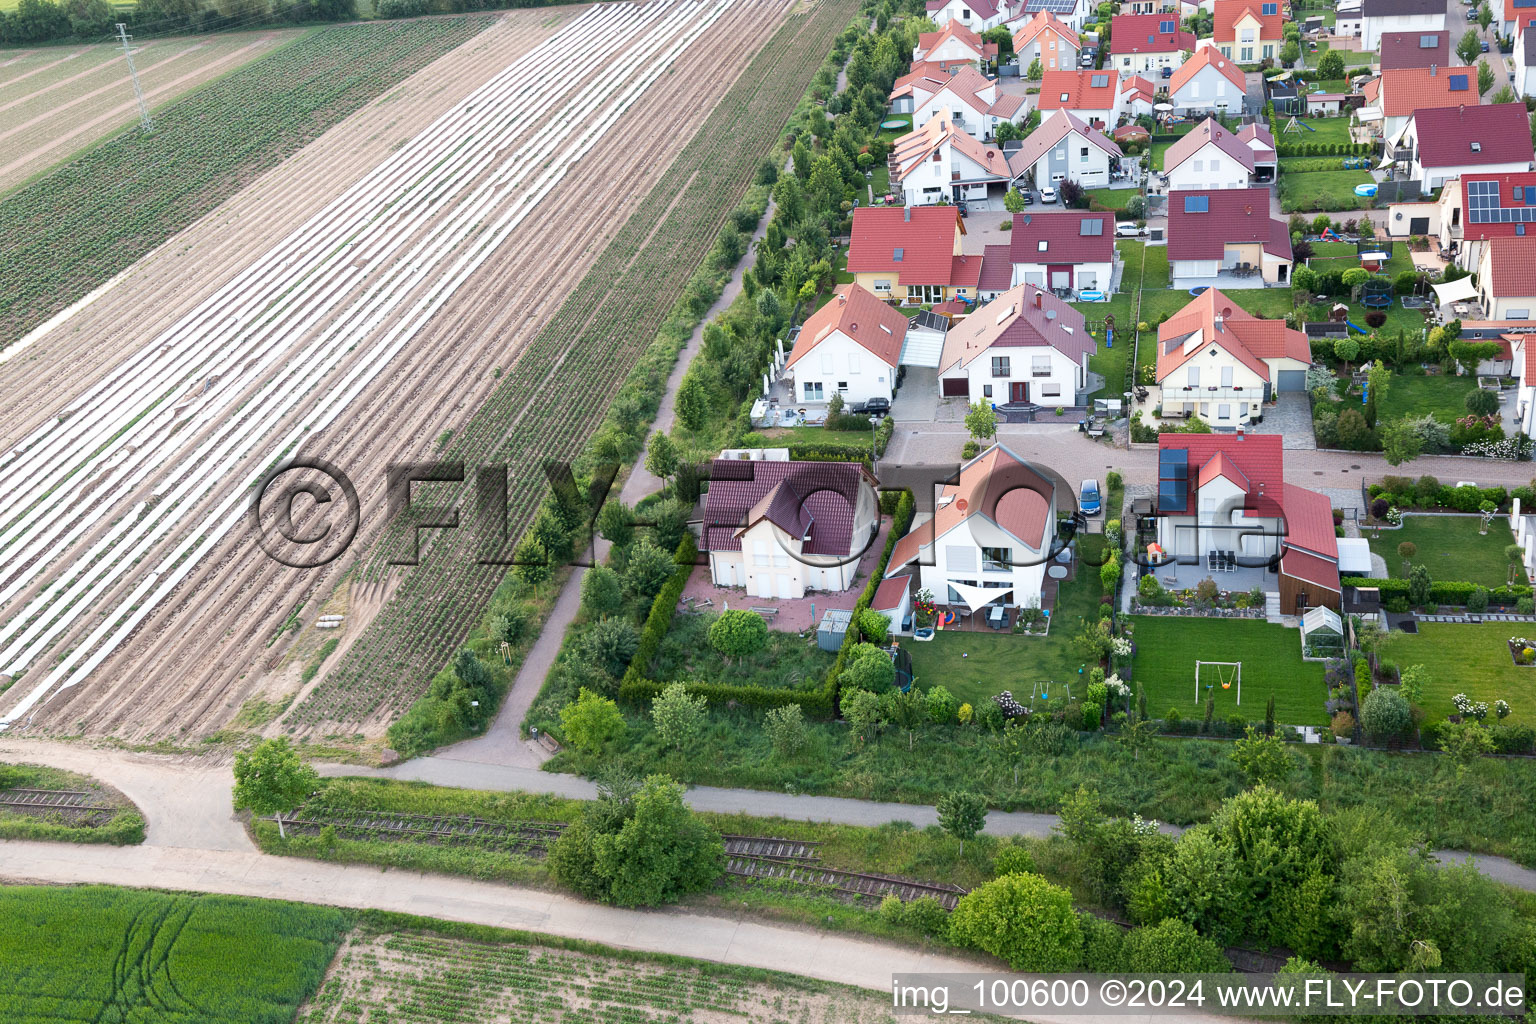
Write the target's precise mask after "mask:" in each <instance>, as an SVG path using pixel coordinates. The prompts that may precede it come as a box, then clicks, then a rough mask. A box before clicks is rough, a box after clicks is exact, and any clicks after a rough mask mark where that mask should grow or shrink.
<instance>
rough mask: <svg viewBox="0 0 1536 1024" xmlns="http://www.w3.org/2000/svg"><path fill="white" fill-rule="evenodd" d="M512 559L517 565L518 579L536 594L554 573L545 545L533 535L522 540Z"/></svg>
mask: <svg viewBox="0 0 1536 1024" xmlns="http://www.w3.org/2000/svg"><path fill="white" fill-rule="evenodd" d="M512 558H513V561H514V562H515V563H516V564H515V566H514V571H515V572H516V573H517V578H518V579H519V580H521V581H522V583H523V585H524V586H526V587H528V589H530V590H532V591H534V592H537V591H538V589H539V588H540V587H541V586H543V585H544V583H545V582H546V581H547V580H548V579H549V577H550V575H551V574H552V573H553V571H554V570H553V569H552V568H551V567H550V564H549V554H548V552H546V551H545V550H544V545H542V544H540V543H539V542H538V539H537V538H535V537H534V536H533V535H532V534H530V535H528V536H526V537H524V538H523V539H522V541H521V542H520V543H519V544H518V545H517V550H516V551H515V552H513V554H512Z"/></svg>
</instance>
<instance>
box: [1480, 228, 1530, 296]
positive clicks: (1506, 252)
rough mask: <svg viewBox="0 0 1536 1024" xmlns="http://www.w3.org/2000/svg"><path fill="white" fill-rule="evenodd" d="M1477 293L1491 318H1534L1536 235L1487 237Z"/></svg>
mask: <svg viewBox="0 0 1536 1024" xmlns="http://www.w3.org/2000/svg"><path fill="white" fill-rule="evenodd" d="M1520 226H1521V227H1524V226H1525V225H1523V224H1522V225H1520ZM1477 294H1478V298H1479V300H1480V301H1481V302H1482V304H1483V315H1484V316H1485V317H1486V318H1487V319H1489V320H1529V319H1531V311H1532V310H1533V309H1536V234H1530V235H1516V236H1501V237H1498V238H1490V239H1488V241H1487V244H1485V245H1484V246H1483V256H1482V259H1481V260H1480V261H1479V262H1478V266H1477Z"/></svg>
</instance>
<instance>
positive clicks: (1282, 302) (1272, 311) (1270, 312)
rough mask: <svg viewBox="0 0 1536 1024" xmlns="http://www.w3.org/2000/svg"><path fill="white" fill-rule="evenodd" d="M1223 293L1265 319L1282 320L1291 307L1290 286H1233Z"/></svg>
mask: <svg viewBox="0 0 1536 1024" xmlns="http://www.w3.org/2000/svg"><path fill="white" fill-rule="evenodd" d="M1225 294H1226V296H1227V298H1229V299H1231V300H1232V301H1233V302H1235V303H1237V304H1238V305H1239V306H1241V307H1242V308H1243V309H1245V310H1247V311H1248V312H1250V313H1252V314H1253V315H1254V316H1257V317H1262V318H1264V319H1265V320H1284V319H1285V315H1286V314H1287V313H1289V312H1290V311H1291V308H1292V306H1291V289H1290V288H1234V289H1232V290H1231V291H1229V292H1226V293H1225Z"/></svg>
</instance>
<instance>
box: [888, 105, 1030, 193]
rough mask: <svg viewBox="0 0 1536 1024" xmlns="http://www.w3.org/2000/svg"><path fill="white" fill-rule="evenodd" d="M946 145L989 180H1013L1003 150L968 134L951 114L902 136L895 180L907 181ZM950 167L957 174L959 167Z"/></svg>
mask: <svg viewBox="0 0 1536 1024" xmlns="http://www.w3.org/2000/svg"><path fill="white" fill-rule="evenodd" d="M944 146H949V147H951V149H954V150H958V151H959V152H961V153H963V154H965V156H966V157H968V158H969V159H970V160H971V162H973V163H974V164H976V165H977V166H978V167H980V168H981V169H982V171H983V172H984V173H986V174H988V175H990V176H991V177H990V180H994V181H1003V180H1005V179H1007V178H1008V177H1010V174H1009V170H1008V161H1007V160H1006V159H1005V158H1004V157H1003V151H1002V150H1000V149H998V148H997V147H996V146H989V145H986V144H985V143H982V142H978V141H976V139H975V138H974V137H972V136H971V135H970V134H969V133H968V132H966V131H963V130H962V129H960V128H957V127H955V125H954V122H952V121H951V120H950V119H949V114H948V113H943V114H935V115H934V116H933V117H930V118H929V119H928V123H927V124H925V125H923V126H922V127H921V128H919V129H918V130H917V131H915V132H908V133H907V134H906V135H903V136H901V137H900V138H898V139H897V140H896V142H895V144H894V145H893V146H892V150H891V156H892V158H894V160H895V162H896V174H895V178H896V180H898V181H906V180H907V177H908V176H909V175H910V174H911V173H912V172H913V171H915V170H917V169H918V168H919V167H922V166H923V165H925V164H926V163H927V162H928V161H929V160H930V159H931V158H932V156H933V154H934V153H935V152H937V151H938V150H939V149H941V148H942V147H944ZM951 167H952V168H953V169H954V170H955V172H956V173H958V171H959V165H958V164H952V165H951ZM954 180H955V181H983V180H989V179H984V178H981V177H979V176H975V175H964V174H961V175H960V176H959V177H957V178H955V179H954Z"/></svg>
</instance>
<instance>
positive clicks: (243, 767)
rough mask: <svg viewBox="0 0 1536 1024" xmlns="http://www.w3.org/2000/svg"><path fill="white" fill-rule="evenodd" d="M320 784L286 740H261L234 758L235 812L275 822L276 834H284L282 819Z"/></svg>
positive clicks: (317, 776) (280, 738)
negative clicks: (264, 817) (274, 820)
mask: <svg viewBox="0 0 1536 1024" xmlns="http://www.w3.org/2000/svg"><path fill="white" fill-rule="evenodd" d="M319 784H320V775H319V773H318V772H316V771H315V770H314V769H313V768H311V767H310V766H309V765H307V764H305V763H304V759H303V758H301V757H300V756H299V752H298V751H297V750H294V749H293V747H292V746H290V745H289V743H288V738H287V737H286V736H279V737H278V738H276V739H271V740H263V741H262V742H261V743H258V744H257V745H256V746H254V747H252V748H251V749H250V750H242V751H239V752H238V753H236V754H235V788H234V800H235V810H237V811H250V812H251V813H252V814H256V815H263V816H264V815H268V814H270V815H272V816H273V817H274V818H276V819H277V834H278V835H279V836H281V837H282V838H284V839H286V838H288V834H287V832H285V831H284V830H283V815H284V814H286V813H287V812H289V811H291V810H293V809H294V808H296V807H298V806H299V805H300V804H302V803H303V802H304V801H305V800H306V799H308V797H309V795H310V794H311V793H313V792H314V791H315V787H316V786H318V785H319Z"/></svg>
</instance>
